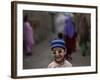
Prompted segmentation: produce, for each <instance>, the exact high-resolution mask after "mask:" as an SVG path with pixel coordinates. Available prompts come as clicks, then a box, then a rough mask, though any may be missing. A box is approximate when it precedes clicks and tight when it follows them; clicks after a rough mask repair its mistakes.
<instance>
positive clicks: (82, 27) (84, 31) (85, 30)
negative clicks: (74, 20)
mask: <svg viewBox="0 0 100 80" xmlns="http://www.w3.org/2000/svg"><path fill="white" fill-rule="evenodd" d="M79 37H80V43H79V44H80V47H81V52H82V56H86V51H87V50H88V43H89V42H90V28H89V26H88V22H87V19H86V16H85V15H82V14H81V15H80V22H79Z"/></svg>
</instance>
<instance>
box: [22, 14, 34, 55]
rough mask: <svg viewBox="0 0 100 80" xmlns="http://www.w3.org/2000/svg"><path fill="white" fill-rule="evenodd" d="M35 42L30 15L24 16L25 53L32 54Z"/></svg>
mask: <svg viewBox="0 0 100 80" xmlns="http://www.w3.org/2000/svg"><path fill="white" fill-rule="evenodd" d="M33 44H34V39H33V30H32V26H31V25H30V22H29V20H28V16H27V15H25V16H24V23H23V50H24V53H25V55H27V56H30V55H32V47H33Z"/></svg>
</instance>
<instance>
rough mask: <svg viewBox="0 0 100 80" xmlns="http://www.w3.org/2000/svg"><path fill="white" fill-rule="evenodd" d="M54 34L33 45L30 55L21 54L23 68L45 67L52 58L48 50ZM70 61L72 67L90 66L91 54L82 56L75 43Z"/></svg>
mask: <svg viewBox="0 0 100 80" xmlns="http://www.w3.org/2000/svg"><path fill="white" fill-rule="evenodd" d="M54 37H55V36H49V37H48V38H47V39H45V40H44V41H42V42H40V43H39V44H37V45H35V46H33V50H32V51H33V53H32V56H25V55H24V56H23V69H36V68H37V69H39V68H47V66H48V64H49V63H50V62H51V61H52V60H53V55H52V52H51V50H50V41H51V40H52V39H54ZM69 62H71V63H72V65H73V67H80V66H90V65H91V56H90V54H88V55H86V56H85V57H83V56H82V53H81V50H80V47H79V46H78V45H77V48H76V51H75V52H74V53H72V60H70V61H69Z"/></svg>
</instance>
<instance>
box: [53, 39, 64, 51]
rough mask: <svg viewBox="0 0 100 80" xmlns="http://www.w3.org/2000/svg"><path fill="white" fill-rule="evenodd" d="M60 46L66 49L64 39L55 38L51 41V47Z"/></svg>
mask: <svg viewBox="0 0 100 80" xmlns="http://www.w3.org/2000/svg"><path fill="white" fill-rule="evenodd" d="M56 47H60V48H64V49H65V42H64V40H62V39H55V40H52V41H51V49H53V48H56Z"/></svg>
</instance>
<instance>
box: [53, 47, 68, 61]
mask: <svg viewBox="0 0 100 80" xmlns="http://www.w3.org/2000/svg"><path fill="white" fill-rule="evenodd" d="M52 51H53V54H54V58H55V61H56V62H57V63H60V62H62V61H64V56H65V54H66V52H65V50H64V49H63V48H53V50H52Z"/></svg>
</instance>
